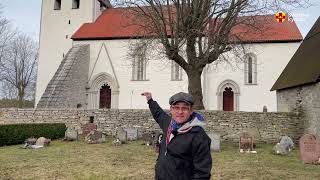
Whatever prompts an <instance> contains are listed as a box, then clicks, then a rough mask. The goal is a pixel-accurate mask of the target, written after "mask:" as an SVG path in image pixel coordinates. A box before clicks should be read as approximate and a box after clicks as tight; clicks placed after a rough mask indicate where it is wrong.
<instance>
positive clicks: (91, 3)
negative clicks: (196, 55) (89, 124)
mask: <svg viewBox="0 0 320 180" xmlns="http://www.w3.org/2000/svg"><path fill="white" fill-rule="evenodd" d="M126 11H128V9H127V8H114V7H112V5H111V4H110V2H109V1H106V0H43V1H42V11H41V30H40V51H39V62H38V79H37V89H36V104H37V108H81V109H99V108H112V109H147V108H148V106H147V103H146V100H145V98H144V97H142V96H141V92H144V91H150V92H152V94H153V97H154V99H155V100H156V101H158V102H159V104H160V105H161V106H162V107H163V108H165V109H167V108H169V103H168V100H169V97H170V96H171V95H173V94H175V93H177V92H180V91H184V92H187V91H188V78H187V75H186V73H185V72H184V71H183V70H182V69H181V68H180V67H179V66H178V65H177V64H176V63H174V62H172V61H169V60H166V59H165V58H164V57H161V58H160V57H154V58H153V59H151V60H149V61H144V60H141V59H135V60H132V59H130V58H128V51H129V44H130V43H132V41H136V40H137V38H139V35H138V33H137V29H135V27H134V26H130V21H131V20H130V17H129V18H128V17H127V16H124V15H123V14H125V12H126ZM132 18H134V17H132ZM255 18H258V19H257V20H258V21H259V18H260V19H261V21H262V19H263V20H264V21H269V22H271V23H269V24H270V25H268V26H269V27H268V30H266V31H265V32H263V34H261V35H257V34H250V33H248V34H246V35H245V36H244V37H243V39H242V41H241V43H242V45H244V46H245V47H247V49H248V52H246V53H245V54H243V58H242V59H244V61H237V60H236V58H235V57H234V56H233V55H232V54H230V55H229V57H230V58H231V59H230V62H233V63H227V62H219V63H213V64H210V65H207V66H206V67H205V69H204V72H203V74H202V82H201V83H202V89H203V101H204V106H205V108H206V109H208V110H225V111H258V112H261V111H262V110H263V107H265V108H267V109H268V111H277V97H276V92H271V91H270V89H271V87H272V85H273V84H274V83H275V81H276V80H277V78H278V77H279V75H280V73H281V72H282V70H283V69H284V68H285V66H286V65H287V63H288V62H289V60H290V59H291V57H292V56H293V54H294V53H295V51H296V50H297V48H298V47H299V45H300V43H301V41H302V36H301V33H300V31H299V30H298V28H297V26H296V24H295V22H294V21H285V22H283V23H278V22H277V21H276V20H275V18H274V15H266V16H264V17H263V18H261V16H257V17H255ZM232 58H234V59H232Z"/></svg>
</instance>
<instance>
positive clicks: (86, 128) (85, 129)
mask: <svg viewBox="0 0 320 180" xmlns="http://www.w3.org/2000/svg"><path fill="white" fill-rule="evenodd" d="M93 130H97V125H96V124H94V123H87V124H85V125H84V127H83V132H82V133H83V135H84V136H86V135H87V134H89V133H90V132H91V131H93Z"/></svg>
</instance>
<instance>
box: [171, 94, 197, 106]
mask: <svg viewBox="0 0 320 180" xmlns="http://www.w3.org/2000/svg"><path fill="white" fill-rule="evenodd" d="M177 102H185V103H187V104H189V105H193V97H192V95H190V94H188V93H184V92H179V93H177V94H175V95H173V96H171V97H170V99H169V104H170V105H173V104H176V103H177Z"/></svg>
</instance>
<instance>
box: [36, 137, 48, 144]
mask: <svg viewBox="0 0 320 180" xmlns="http://www.w3.org/2000/svg"><path fill="white" fill-rule="evenodd" d="M50 142H51V140H50V139H47V138H44V137H39V138H38V139H37V141H36V145H37V146H49V144H50Z"/></svg>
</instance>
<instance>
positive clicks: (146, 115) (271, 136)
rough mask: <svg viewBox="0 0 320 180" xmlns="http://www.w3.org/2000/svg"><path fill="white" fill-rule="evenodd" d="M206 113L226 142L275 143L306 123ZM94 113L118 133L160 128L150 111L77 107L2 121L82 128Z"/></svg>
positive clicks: (8, 112) (288, 116) (289, 117)
mask: <svg viewBox="0 0 320 180" xmlns="http://www.w3.org/2000/svg"><path fill="white" fill-rule="evenodd" d="M200 113H201V114H203V115H204V116H205V119H206V123H207V127H206V130H207V132H211V131H214V132H218V133H220V134H221V137H222V140H223V141H230V142H231V141H232V142H238V139H239V134H240V133H241V132H243V131H249V133H252V134H253V135H254V136H255V139H257V140H258V141H259V142H266V143H274V142H277V141H278V138H279V136H281V135H288V136H290V137H293V139H295V140H297V139H298V138H299V137H300V136H301V135H302V133H303V131H304V129H303V127H304V125H303V121H301V119H300V117H299V115H298V114H295V113H286V112H283V113H274V112H271V113H260V112H224V111H200ZM90 116H93V117H94V123H96V124H97V125H98V129H99V130H102V131H104V132H106V133H107V134H109V135H114V133H115V129H116V127H120V126H121V127H124V128H128V127H135V128H138V130H139V135H141V133H143V132H146V131H151V130H155V129H159V126H158V125H157V124H156V123H155V121H154V120H153V118H152V116H151V114H150V112H149V110H107V109H106V110H77V109H69V110H63V109H50V110H41V109H37V110H34V109H0V124H13V123H40V122H48V123H49V122H63V123H66V125H67V126H74V127H75V128H76V129H78V130H79V131H80V132H81V127H82V126H83V125H84V124H86V123H88V122H89V119H90Z"/></svg>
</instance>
